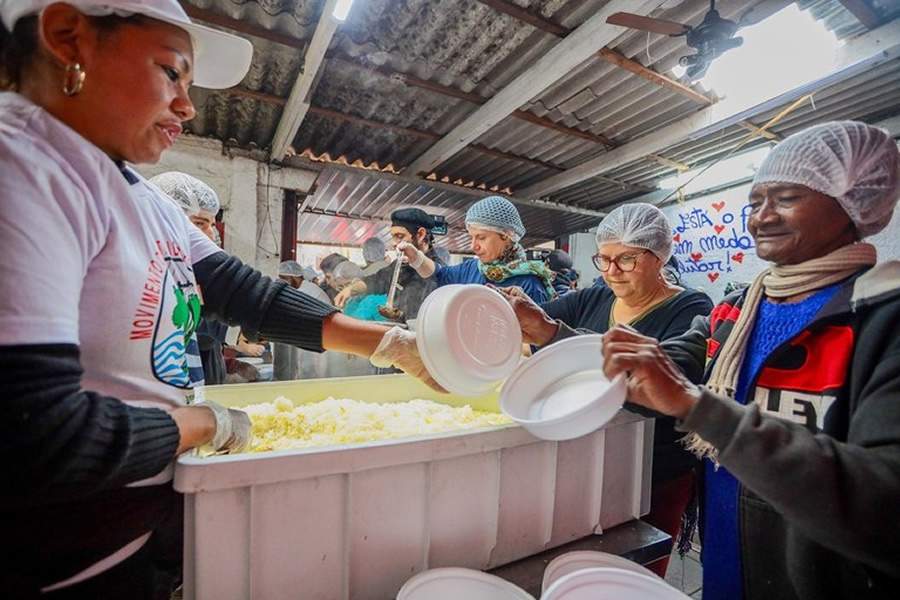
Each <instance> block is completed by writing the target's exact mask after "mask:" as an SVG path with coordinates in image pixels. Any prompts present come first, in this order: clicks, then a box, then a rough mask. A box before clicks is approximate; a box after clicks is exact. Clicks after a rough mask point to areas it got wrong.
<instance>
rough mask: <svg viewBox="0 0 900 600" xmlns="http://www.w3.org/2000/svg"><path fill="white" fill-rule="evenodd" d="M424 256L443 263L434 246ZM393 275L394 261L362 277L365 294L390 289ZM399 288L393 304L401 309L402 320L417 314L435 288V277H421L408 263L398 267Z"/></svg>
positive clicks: (381, 292) (440, 263)
mask: <svg viewBox="0 0 900 600" xmlns="http://www.w3.org/2000/svg"><path fill="white" fill-rule="evenodd" d="M425 256H427V257H428V258H430V259H431V260H433V261H434V263H435V264H436V265H443V264H444V261H442V260H441V259H440V258H439V257H438V256H437V254H435V253H434V248H431V249H429V250H428V252H426V253H425ZM393 277H394V263H393V262H392V263H390V264H388V266H386V267H384V268H383V269H381V270H380V271H378V272H377V273H375V274H374V275H370V276H368V277H364V278H363V282H365V284H366V290H367V291H366V293H367V294H387V293H388V292H389V291H390V289H391V280H392V279H393ZM397 283H398V284H399V285H400V288H398V289H397V294H396V303H395V306H396V307H397V308H399V309H400V310H401V311H403V318H404V320H409V319H415V318H416V316H417V315H418V314H419V307H420V306H422V302H424V301H425V298H426V297H427V296H428V294H430V293H431V292H433V291H434V290H435V289H436V288H437V279H435V277H434V276H432V277H426V278H422V277H420V276H419V274H418V273H416V272H415V270H414V269H413V268H412V267H410V266H409V265H403V266H402V267H400V275H399V277H398V278H397Z"/></svg>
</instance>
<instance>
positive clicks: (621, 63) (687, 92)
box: [598, 48, 715, 106]
mask: <svg viewBox="0 0 900 600" xmlns="http://www.w3.org/2000/svg"><path fill="white" fill-rule="evenodd" d="M598 55H599V56H600V58H602V59H603V60H605V61H607V62H609V63H611V64H614V65H616V66H617V67H620V68H622V69H625V70H626V71H628V72H629V73H634V74H635V75H637V76H638V77H640V78H642V79H645V80H647V81H649V82H650V83H652V84H653V85H656V86H659V87H661V88H665V89H667V90H671V91H673V92H675V93H676V94H679V95H681V96H684V97H685V98H688V99H689V100H693V101H694V102H696V103H698V104H702V105H703V106H709V105H710V104H713V103H714V102H715V100H713V99H712V98H709V97H708V96H704V95H703V94H701V93H700V92H698V91H696V90H694V89H692V88H690V87H689V86H686V85H684V84H683V83H681V82H680V81H677V80H675V79H671V78H669V77H666V76H665V75H662V74H660V73H657V72H656V71H654V70H653V69H651V68H649V67H645V66H644V65H642V64H641V63H639V62H638V61H636V60H634V59H631V58H628V57H627V56H625V55H624V54H622V53H621V52H618V51H616V50H613V49H611V48H601V49H600V52H598Z"/></svg>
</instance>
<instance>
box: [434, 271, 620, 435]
mask: <svg viewBox="0 0 900 600" xmlns="http://www.w3.org/2000/svg"><path fill="white" fill-rule="evenodd" d="M416 330H417V334H416V343H417V345H418V349H419V354H420V355H421V357H422V362H423V363H424V364H425V367H426V368H427V369H428V371H429V373H431V376H432V377H434V379H435V381H437V382H438V383H439V384H441V386H443V387H444V389H446V390H448V391H450V392H453V393H455V394H459V395H463V396H478V395H481V394H486V393H488V392H490V391H491V390H492V389H494V388H496V386H497V385H498V384H499V383H500V382H502V381H503V380H504V379H507V377H508V378H509V379H507V380H506V383H505V384H504V386H503V390H502V393H501V396H500V408H501V410H502V411H503V413H504V414H506V415H507V416H509V417H510V418H511V419H513V420H514V421H515V422H517V423H518V424H520V425H522V426H523V427H525V429H527V430H528V431H530V432H531V433H532V434H534V435H536V436H537V437H540V438H543V439H548V440H565V439H572V438H576V437H580V436H582V435H586V434H588V433H590V432H592V431H594V430H596V429H599V428H600V427H602V426H603V425H605V424H606V423H607V422H608V421H609V420H610V419H612V418H613V417H614V416H615V414H616V413H617V412H618V410H619V409H620V408H621V407H622V404H623V403H624V402H625V380H624V378H623V377H622V376H619V377H616V378H615V379H614V380H613V381H612V382H610V381H609V380H608V379H606V376H605V375H604V374H603V355H602V353H601V349H602V347H603V346H602V336H600V335H583V336H577V337H574V338H570V339H567V340H563V341H561V342H558V343H556V344H553V345H552V346H549V347H547V348H545V349H543V350H541V351H540V352H538V353H537V354H536V355H535V356H534V357H532V358H530V359H527V360H524V361H523V360H522V358H521V348H522V333H521V330H520V329H519V322H518V320H517V319H516V315H515V313H514V312H513V310H512V308H511V307H510V305H509V303H508V302H507V301H506V299H505V298H503V296H502V295H501V294H499V293H497V292H496V291H494V290H492V289H490V288H487V287H484V286H479V285H448V286H443V287H440V288H438V289H437V290H435V291H434V292H432V293H431V294H430V295H429V296H428V297H427V298H426V299H425V302H423V303H422V307H421V308H420V309H419V315H418V319H417V322H416ZM517 365H518V366H517Z"/></svg>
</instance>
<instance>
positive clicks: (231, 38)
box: [0, 0, 253, 89]
mask: <svg viewBox="0 0 900 600" xmlns="http://www.w3.org/2000/svg"><path fill="white" fill-rule="evenodd" d="M59 1H60V0H0V19H2V20H3V25H5V26H6V29H7V31H12V30H13V27H14V26H15V24H16V22H17V21H18V20H19V19H21V18H22V17H29V16H31V15H36V14H38V13H40V12H41V10H43V9H44V7H47V6H50V5H51V4H55V3H57V2H59ZM65 3H66V4H69V5H71V6H73V7H75V8H77V9H78V10H79V11H81V12H82V13H84V14H86V15H91V16H106V15H113V14H115V15H119V16H123V17H126V16H130V15H136V14H137V15H145V16H148V17H150V18H151V19H157V20H159V21H164V22H166V23H171V24H172V25H175V26H176V27H180V28H181V29H184V30H185V31H187V32H188V33H189V34H190V36H191V40H192V42H193V44H194V85H196V86H199V87H203V88H210V89H224V88H229V87H232V86H234V85H237V84H238V83H240V81H241V80H242V79H243V78H244V75H246V74H247V71H248V70H249V69H250V61H251V59H252V58H253V45H252V44H251V43H250V42H249V41H248V40H245V39H244V38H242V37H239V36H236V35H232V34H230V33H225V32H224V31H219V30H217V29H213V28H211V27H205V26H203V25H197V24H195V23H192V22H191V20H190V18H189V17H188V16H187V13H185V12H184V9H183V8H181V5H180V4H179V3H178V2H177V1H176V0H141V1H140V2H138V1H136V0H106V1H105V2H102V1H98V0H65Z"/></svg>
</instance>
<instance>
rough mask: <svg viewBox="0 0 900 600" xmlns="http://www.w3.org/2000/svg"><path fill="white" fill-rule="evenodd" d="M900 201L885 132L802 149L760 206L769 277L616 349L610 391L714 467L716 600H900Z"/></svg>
mask: <svg viewBox="0 0 900 600" xmlns="http://www.w3.org/2000/svg"><path fill="white" fill-rule="evenodd" d="M898 196H900V152H898V150H897V144H896V142H895V141H894V140H893V139H892V138H891V136H890V135H888V134H887V132H885V131H883V130H881V129H877V128H875V127H871V126H869V125H866V124H864V123H859V122H854V121H843V122H835V123H825V124H822V125H817V126H814V127H811V128H809V129H806V130H804V131H802V132H800V133H797V134H795V135H792V136H790V137H789V138H787V139H786V140H784V141H783V142H781V143H780V144H779V145H778V146H776V147H775V148H774V149H773V150H772V151H771V152H770V153H769V155H768V157H766V159H765V160H764V161H763V163H762V165H761V166H760V169H759V172H757V174H756V177H755V178H754V181H753V186H752V189H751V192H750V207H751V213H750V216H749V223H748V228H749V230H750V233H751V235H752V236H753V239H754V240H755V242H756V249H757V254H758V256H759V257H760V258H761V259H763V260H766V261H768V262H769V263H770V266H769V268H767V269H765V270H764V271H763V272H762V273H760V274H759V276H758V277H757V278H756V279H755V280H754V281H753V283H752V284H751V285H750V287H749V288H747V289H746V290H741V291H738V292H735V293H734V294H732V295H731V296H728V297H726V298H725V300H724V301H723V302H722V303H721V304H719V305H718V306H717V307H716V308H715V309H714V310H713V312H712V314H711V315H710V317H709V318H698V319H696V320H695V321H694V324H693V327H692V329H691V330H690V331H688V332H687V333H686V334H685V335H683V336H680V337H678V338H675V339H673V340H669V341H667V342H665V343H663V344H659V343H658V342H657V341H656V340H654V339H652V338H649V337H645V336H642V335H640V334H638V333H636V332H635V331H634V330H633V329H629V328H625V327H616V328H614V329H612V330H611V331H610V332H608V333H607V334H605V336H604V345H603V356H604V363H603V366H604V370H605V372H606V374H607V376H609V377H615V376H616V375H618V374H620V373H626V374H627V375H628V398H629V400H630V401H631V402H633V403H636V404H640V405H643V406H645V407H647V408H650V409H652V410H655V411H658V412H660V413H663V414H666V415H670V416H673V417H676V418H677V419H678V420H679V428H680V429H681V430H682V431H685V432H690V436H689V443H690V447H691V448H692V449H693V450H694V451H695V452H696V453H697V454H698V455H700V456H703V457H705V458H706V460H705V461H704V462H705V491H704V497H703V504H702V506H703V515H702V518H703V520H704V527H703V531H704V538H703V563H704V564H703V598H704V599H705V600H720V599H729V600H731V599H734V598H743V599H745V600H758V599H759V600H762V599H765V600H770V599H772V598H787V599H798V600H813V599H816V600H818V599H823V598H825V599H827V598H848V599H849V598H852V599H857V598H896V597H897V590H898V589H900V519H898V518H897V507H898V499H900V335H898V334H897V333H898V331H897V327H898V324H900V263H898V262H896V261H894V262H885V263H881V264H876V250H875V247H874V246H872V245H871V244H868V243H865V242H864V241H863V240H864V239H865V238H867V237H869V236H871V235H874V234H876V233H878V232H879V231H881V230H883V229H884V228H885V227H886V226H887V224H888V222H889V221H890V219H891V215H892V214H893V212H894V207H895V205H896V203H897V200H898ZM701 382H702V383H703V384H704V385H702V386H699V385H696V383H701Z"/></svg>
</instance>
